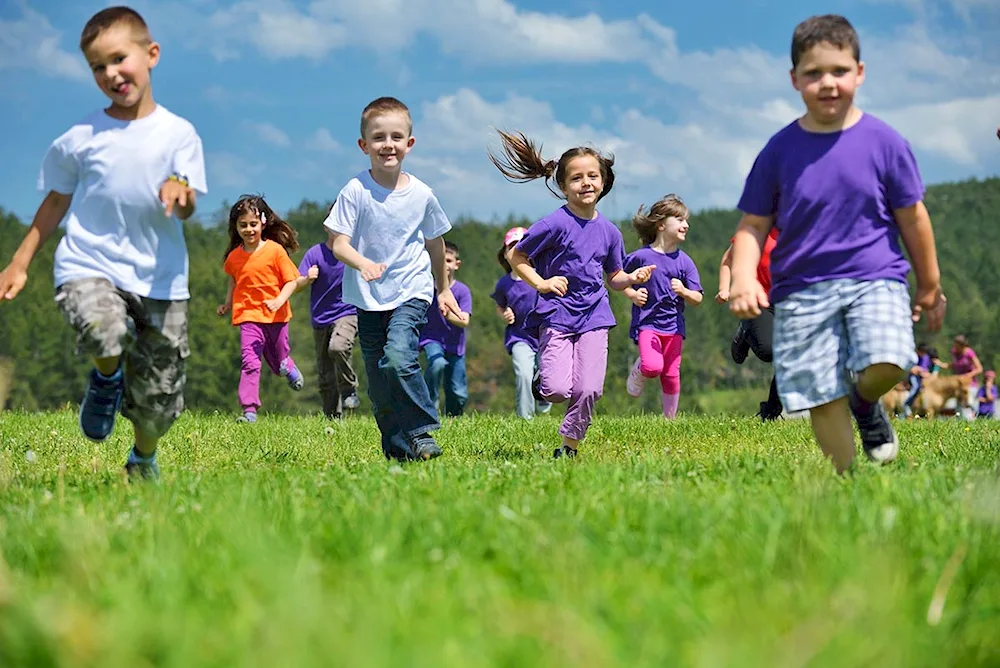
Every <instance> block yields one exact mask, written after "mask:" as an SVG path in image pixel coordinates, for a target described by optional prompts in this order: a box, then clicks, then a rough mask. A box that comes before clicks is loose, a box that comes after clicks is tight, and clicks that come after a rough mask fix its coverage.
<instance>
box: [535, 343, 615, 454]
mask: <svg viewBox="0 0 1000 668" xmlns="http://www.w3.org/2000/svg"><path fill="white" fill-rule="evenodd" d="M607 371H608V330H606V329H595V330H593V331H590V332H584V333H583V334H569V333H567V332H560V331H557V330H555V329H552V328H545V329H543V330H542V336H541V339H540V340H539V342H538V390H539V392H540V393H541V395H542V396H543V397H545V399H546V400H548V401H551V402H552V403H554V404H558V403H561V402H563V401H569V406H568V407H567V408H566V417H565V418H563V423H562V426H561V427H560V428H559V433H560V434H562V435H563V436H566V437H568V438H572V439H574V440H577V441H582V440H583V437H584V436H586V435H587V429H588V428H589V427H590V419H591V416H592V415H593V413H594V404H595V403H596V402H597V400H598V399H600V398H601V395H603V394H604V375H605V374H606V373H607Z"/></svg>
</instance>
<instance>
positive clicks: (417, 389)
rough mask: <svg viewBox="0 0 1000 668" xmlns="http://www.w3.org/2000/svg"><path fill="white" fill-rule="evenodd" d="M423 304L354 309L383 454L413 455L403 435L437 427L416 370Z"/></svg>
mask: <svg viewBox="0 0 1000 668" xmlns="http://www.w3.org/2000/svg"><path fill="white" fill-rule="evenodd" d="M426 319H427V303H426V302H424V301H421V300H419V299H411V300H409V301H407V302H405V303H403V304H401V305H400V306H398V307H396V308H395V309H393V310H391V311H363V310H361V309H358V338H359V343H360V344H361V355H362V357H363V358H364V361H365V371H366V372H367V374H368V397H369V398H370V399H371V402H372V412H373V413H374V414H375V421H376V422H377V423H378V427H379V431H381V432H382V450H383V452H385V454H386V456H387V457H388V456H392V457H397V458H399V457H400V455H403V456H405V457H407V458H408V457H413V456H414V453H413V450H412V448H411V447H410V445H409V443H408V439H407V437H414V436H419V435H421V434H426V433H427V432H430V431H433V430H435V429H437V428H438V427H440V424H439V423H438V419H437V409H436V408H435V407H434V404H433V403H431V400H430V396H429V394H428V392H427V384H426V383H425V382H424V378H423V375H422V374H421V373H420V363H419V348H418V345H417V343H418V336H419V332H420V328H421V327H422V326H423V325H424V323H425V322H426Z"/></svg>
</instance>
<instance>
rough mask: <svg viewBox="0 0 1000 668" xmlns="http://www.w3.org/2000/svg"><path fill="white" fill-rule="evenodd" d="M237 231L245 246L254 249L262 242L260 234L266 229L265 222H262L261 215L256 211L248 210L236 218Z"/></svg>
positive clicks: (247, 248)
mask: <svg viewBox="0 0 1000 668" xmlns="http://www.w3.org/2000/svg"><path fill="white" fill-rule="evenodd" d="M236 231H237V232H238V233H239V235H240V239H242V240H243V247H244V248H245V249H246V250H252V249H254V248H256V247H257V245H258V244H260V235H261V233H262V232H263V231H264V224H263V223H261V222H260V216H259V214H257V212H256V211H247V212H245V213H242V214H240V217H239V218H238V219H237V220H236Z"/></svg>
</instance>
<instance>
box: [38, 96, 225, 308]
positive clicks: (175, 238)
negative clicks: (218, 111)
mask: <svg viewBox="0 0 1000 668" xmlns="http://www.w3.org/2000/svg"><path fill="white" fill-rule="evenodd" d="M174 173H177V174H179V175H181V176H184V177H187V179H188V182H189V184H190V186H191V188H193V189H194V190H196V191H198V192H199V193H202V194H204V193H207V192H208V189H207V187H206V185H205V158H204V156H203V154H202V147H201V138H200V137H199V136H198V133H197V132H196V131H195V129H194V126H193V125H191V123H189V122H188V121H186V120H184V119H183V118H181V117H180V116H177V115H176V114H173V113H171V112H170V111H168V110H167V109H166V108H165V107H162V106H158V107H156V109H155V110H153V113H151V114H150V115H149V116H146V117H144V118H140V119H138V120H135V121H120V120H117V119H114V118H111V117H110V116H108V115H107V114H106V113H104V111H103V110H101V111H97V112H95V113H93V114H91V115H90V116H88V117H87V118H85V119H84V120H83V121H81V122H79V123H77V124H76V125H74V126H73V127H72V128H70V129H69V130H68V131H67V132H66V133H65V134H63V135H62V136H61V137H59V138H58V139H56V140H55V141H54V142H52V146H50V147H49V150H48V153H46V154H45V160H44V161H43V162H42V169H41V173H40V174H39V176H38V189H39V190H41V191H42V192H44V193H48V192H50V191H53V190H54V191H55V192H57V193H62V194H64V195H73V202H72V204H71V205H70V209H69V213H68V214H67V215H66V219H65V221H64V225H65V230H66V234H65V236H64V237H63V238H62V241H60V242H59V246H58V248H56V257H55V284H56V285H57V286H59V285H62V284H63V283H66V282H67V281H72V280H76V279H80V278H94V277H99V278H107V279H108V280H110V281H111V282H112V283H114V285H115V286H116V287H118V288H119V289H121V290H125V291H126V292H132V293H134V294H137V295H139V296H140V297H149V298H151V299H163V300H182V299H188V298H189V297H190V294H189V293H188V254H187V245H186V244H185V242H184V230H183V227H182V223H181V221H180V220H179V219H177V218H175V217H171V218H167V216H165V215H164V214H163V209H164V206H163V204H162V203H161V202H160V196H159V193H160V187H161V186H162V185H163V182H164V181H166V180H167V177H168V176H170V175H171V174H174Z"/></svg>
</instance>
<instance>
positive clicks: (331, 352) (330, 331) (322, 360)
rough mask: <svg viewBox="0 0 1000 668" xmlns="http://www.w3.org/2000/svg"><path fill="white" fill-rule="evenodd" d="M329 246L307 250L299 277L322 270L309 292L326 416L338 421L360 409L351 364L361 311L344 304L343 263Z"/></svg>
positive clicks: (356, 383)
mask: <svg viewBox="0 0 1000 668" xmlns="http://www.w3.org/2000/svg"><path fill="white" fill-rule="evenodd" d="M331 208H332V207H331ZM327 214H329V212H327ZM330 243H331V242H330V240H327V242H326V243H322V244H316V245H315V246H313V247H312V248H310V249H309V250H307V251H306V253H305V255H304V256H303V258H302V261H301V262H299V273H300V274H302V275H303V276H305V275H306V273H307V272H308V271H309V268H310V267H313V266H315V267H318V268H319V277H318V278H317V279H316V280H315V281H313V284H312V287H311V289H310V292H309V311H310V314H311V321H312V330H313V343H314V345H315V348H316V372H317V374H318V375H319V395H320V397H321V399H322V401H323V414H324V415H325V416H326V417H328V418H330V419H334V420H339V419H340V418H342V417H343V414H344V410H345V409H346V410H354V409H356V408H357V407H358V406H360V405H361V400H360V399H359V398H358V376H357V374H356V373H355V372H354V366H353V364H352V363H351V355H352V352H353V351H354V339H356V338H357V336H358V315H357V314H358V309H357V307H356V306H354V305H353V304H348V303H347V302H345V301H344V263H343V262H341V261H340V260H338V259H337V257H336V256H335V255H334V254H333V250H332V249H331V248H330Z"/></svg>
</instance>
